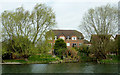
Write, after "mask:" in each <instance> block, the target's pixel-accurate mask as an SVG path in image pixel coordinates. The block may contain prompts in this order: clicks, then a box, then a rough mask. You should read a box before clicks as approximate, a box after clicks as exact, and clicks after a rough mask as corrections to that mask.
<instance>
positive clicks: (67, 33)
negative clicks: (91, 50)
mask: <svg viewBox="0 0 120 75" xmlns="http://www.w3.org/2000/svg"><path fill="white" fill-rule="evenodd" d="M51 32H52V33H53V35H54V36H53V38H52V37H51V38H50V39H49V40H50V41H49V43H51V45H52V46H54V44H55V40H57V39H58V38H60V39H63V40H64V41H65V42H66V45H67V48H69V47H79V46H81V45H82V44H83V43H84V36H83V35H82V33H81V32H79V31H76V30H51Z"/></svg>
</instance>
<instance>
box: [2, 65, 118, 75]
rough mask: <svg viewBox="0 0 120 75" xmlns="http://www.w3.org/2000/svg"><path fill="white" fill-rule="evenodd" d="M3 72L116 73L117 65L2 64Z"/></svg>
mask: <svg viewBox="0 0 120 75" xmlns="http://www.w3.org/2000/svg"><path fill="white" fill-rule="evenodd" d="M2 72H3V73H117V72H118V65H110V64H106V65H105V64H93V63H64V64H30V65H2Z"/></svg>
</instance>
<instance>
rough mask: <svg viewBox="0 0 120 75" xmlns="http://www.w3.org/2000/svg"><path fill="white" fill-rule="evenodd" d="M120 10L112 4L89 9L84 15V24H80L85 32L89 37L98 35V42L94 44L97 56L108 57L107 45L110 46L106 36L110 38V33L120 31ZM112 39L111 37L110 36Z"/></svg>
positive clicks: (113, 33)
mask: <svg viewBox="0 0 120 75" xmlns="http://www.w3.org/2000/svg"><path fill="white" fill-rule="evenodd" d="M117 13H118V10H117V8H116V7H113V6H111V5H109V4H108V5H106V6H101V7H96V8H95V9H92V8H91V9H89V10H88V13H86V14H85V15H84V17H83V20H82V24H81V25H80V26H79V27H80V28H82V29H84V32H85V34H86V35H88V37H90V36H91V35H93V34H95V35H97V36H98V39H99V40H98V42H96V44H92V50H94V53H95V52H97V53H95V54H96V55H102V56H96V57H102V59H103V58H106V56H105V52H106V49H107V48H105V47H109V46H108V44H107V43H106V42H108V41H106V38H109V35H111V36H112V35H115V34H116V33H117V31H118V29H117V28H118V27H117V23H118V20H117V19H118V14H117ZM109 40H110V38H109ZM93 42H95V41H93Z"/></svg>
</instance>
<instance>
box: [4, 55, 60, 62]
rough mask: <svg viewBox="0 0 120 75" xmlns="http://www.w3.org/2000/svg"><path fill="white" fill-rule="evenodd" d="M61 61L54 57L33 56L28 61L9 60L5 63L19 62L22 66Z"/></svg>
mask: <svg viewBox="0 0 120 75" xmlns="http://www.w3.org/2000/svg"><path fill="white" fill-rule="evenodd" d="M57 60H59V58H58V57H56V58H55V57H52V55H33V56H30V57H29V58H28V60H27V61H26V60H24V59H9V60H3V62H4V63H6V62H11V63H12V62H16V63H17V62H19V63H22V64H47V63H49V62H53V61H57Z"/></svg>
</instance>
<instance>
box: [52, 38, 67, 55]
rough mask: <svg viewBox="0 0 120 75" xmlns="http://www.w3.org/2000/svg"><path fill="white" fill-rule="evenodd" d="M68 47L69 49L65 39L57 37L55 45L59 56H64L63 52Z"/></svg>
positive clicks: (56, 53)
mask: <svg viewBox="0 0 120 75" xmlns="http://www.w3.org/2000/svg"><path fill="white" fill-rule="evenodd" d="M66 49H67V46H66V43H65V42H64V40H63V39H57V40H56V41H55V45H54V53H55V55H57V56H59V57H60V56H63V53H64V52H65V50H66Z"/></svg>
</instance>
